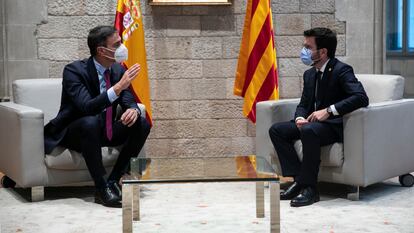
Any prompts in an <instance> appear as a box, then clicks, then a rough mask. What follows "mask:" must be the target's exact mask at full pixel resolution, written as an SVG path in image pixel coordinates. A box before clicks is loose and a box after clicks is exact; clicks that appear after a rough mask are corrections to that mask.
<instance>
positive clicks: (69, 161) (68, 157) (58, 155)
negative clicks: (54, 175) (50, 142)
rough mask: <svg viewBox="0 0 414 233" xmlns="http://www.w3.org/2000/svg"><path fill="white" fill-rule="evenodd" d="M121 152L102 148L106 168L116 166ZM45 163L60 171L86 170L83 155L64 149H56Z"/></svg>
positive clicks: (116, 149)
mask: <svg viewBox="0 0 414 233" xmlns="http://www.w3.org/2000/svg"><path fill="white" fill-rule="evenodd" d="M119 153H120V150H119V149H118V148H112V147H111V148H108V147H103V148H102V161H103V165H104V166H105V167H111V166H113V165H115V161H116V159H117V158H118V155H119ZM45 163H46V166H47V167H48V168H51V169H59V170H86V169H87V167H86V163H85V159H84V158H83V157H82V154H81V153H79V152H77V151H74V150H69V149H66V148H64V147H60V146H58V147H56V148H55V149H54V150H53V151H52V153H51V154H50V155H46V157H45Z"/></svg>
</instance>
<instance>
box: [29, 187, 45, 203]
mask: <svg viewBox="0 0 414 233" xmlns="http://www.w3.org/2000/svg"><path fill="white" fill-rule="evenodd" d="M31 193H32V202H36V201H43V200H45V188H44V187H43V186H36V187H32V188H31Z"/></svg>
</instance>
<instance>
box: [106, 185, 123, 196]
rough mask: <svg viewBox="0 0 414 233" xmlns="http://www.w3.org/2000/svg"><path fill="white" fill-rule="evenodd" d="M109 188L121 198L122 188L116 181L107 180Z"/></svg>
mask: <svg viewBox="0 0 414 233" xmlns="http://www.w3.org/2000/svg"><path fill="white" fill-rule="evenodd" d="M108 185H109V188H111V190H112V191H113V192H114V193H115V194H116V195H118V197H119V199H120V200H122V188H121V186H120V185H119V183H118V182H117V181H108Z"/></svg>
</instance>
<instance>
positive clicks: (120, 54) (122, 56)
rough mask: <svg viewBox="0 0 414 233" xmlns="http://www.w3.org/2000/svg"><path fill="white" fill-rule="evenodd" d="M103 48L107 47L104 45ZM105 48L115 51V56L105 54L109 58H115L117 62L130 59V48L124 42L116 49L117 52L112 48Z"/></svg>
mask: <svg viewBox="0 0 414 233" xmlns="http://www.w3.org/2000/svg"><path fill="white" fill-rule="evenodd" d="M103 48H105V47H103ZM105 49H106V50H109V51H111V52H113V53H114V57H109V56H106V55H104V56H105V57H107V58H110V59H113V60H115V62H118V63H122V62H124V61H126V60H127V59H128V48H127V47H126V46H125V45H124V44H121V46H119V47H118V48H117V49H116V50H115V52H114V51H113V50H111V49H108V48H105Z"/></svg>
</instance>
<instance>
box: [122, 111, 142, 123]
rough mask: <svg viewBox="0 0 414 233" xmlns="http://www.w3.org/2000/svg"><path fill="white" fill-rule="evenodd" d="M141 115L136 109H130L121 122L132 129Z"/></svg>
mask: <svg viewBox="0 0 414 233" xmlns="http://www.w3.org/2000/svg"><path fill="white" fill-rule="evenodd" d="M138 117H139V115H138V111H137V109H135V108H128V109H127V110H126V111H125V112H124V113H123V114H122V116H121V122H122V124H124V125H127V126H128V127H131V126H132V125H133V124H134V123H135V121H137V119H138Z"/></svg>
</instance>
